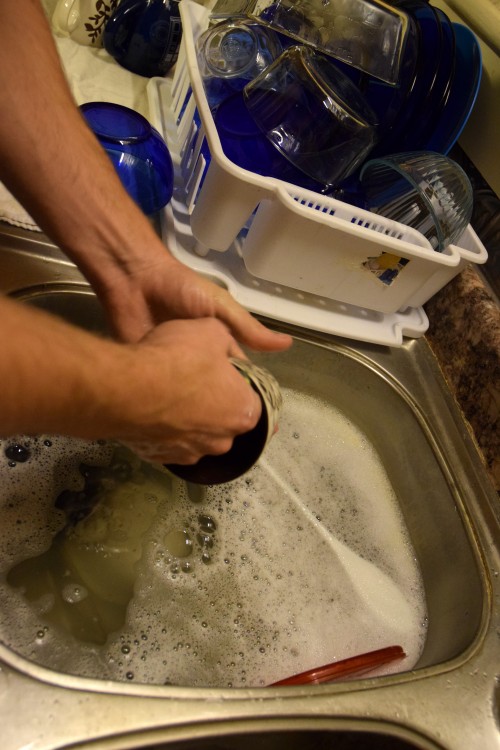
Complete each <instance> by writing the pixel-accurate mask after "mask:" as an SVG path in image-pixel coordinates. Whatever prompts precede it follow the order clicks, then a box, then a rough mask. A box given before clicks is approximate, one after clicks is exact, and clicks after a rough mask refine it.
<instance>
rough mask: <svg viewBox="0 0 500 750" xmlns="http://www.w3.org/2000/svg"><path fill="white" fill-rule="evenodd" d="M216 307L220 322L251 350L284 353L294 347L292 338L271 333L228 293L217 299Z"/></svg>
mask: <svg viewBox="0 0 500 750" xmlns="http://www.w3.org/2000/svg"><path fill="white" fill-rule="evenodd" d="M216 307H217V317H218V318H219V320H222V321H223V322H224V323H226V325H227V326H228V327H229V329H230V330H231V332H232V334H233V336H234V337H235V338H236V339H238V341H240V342H241V343H242V344H244V345H246V346H249V347H250V348H251V349H255V350H256V351H283V350H285V349H288V348H289V347H290V346H291V345H292V342H293V339H292V337H291V336H289V335H288V334H286V333H278V332H277V331H271V329H270V328H267V327H266V326H264V325H263V324H262V323H260V322H259V321H258V320H257V319H256V318H254V317H253V316H252V315H250V313H249V312H248V311H247V310H245V309H244V308H243V307H241V306H240V305H239V304H238V303H237V302H236V301H235V300H234V299H233V298H232V297H231V295H230V294H229V293H228V292H226V293H225V294H224V295H219V296H218V297H217V300H216ZM245 358H246V357H245Z"/></svg>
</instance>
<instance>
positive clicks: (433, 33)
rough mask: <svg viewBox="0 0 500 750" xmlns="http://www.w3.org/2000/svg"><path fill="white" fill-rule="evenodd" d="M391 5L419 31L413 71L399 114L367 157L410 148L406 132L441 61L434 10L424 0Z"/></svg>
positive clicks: (410, 126)
mask: <svg viewBox="0 0 500 750" xmlns="http://www.w3.org/2000/svg"><path fill="white" fill-rule="evenodd" d="M394 4H395V5H397V6H398V7H401V8H402V9H403V10H405V11H406V12H407V13H408V15H409V16H411V17H412V18H413V19H414V20H415V22H416V23H417V26H418V28H419V30H420V46H419V50H418V63H417V71H416V75H415V76H414V79H413V82H412V86H411V89H410V91H409V93H408V96H407V97H406V100H405V101H404V103H403V106H402V107H401V110H400V112H399V116H398V117H397V118H396V120H395V122H394V124H393V126H392V127H391V128H389V130H388V131H387V133H386V134H385V135H383V136H382V139H381V140H380V142H379V144H378V146H376V148H375V149H374V150H373V152H372V154H370V158H373V157H374V156H382V155H385V154H390V153H394V152H396V151H404V150H407V149H408V148H412V146H411V145H409V144H408V133H409V132H410V131H412V130H413V129H414V127H415V125H416V123H417V122H418V119H419V117H420V116H421V112H422V108H423V107H424V105H425V102H426V100H427V99H428V97H429V96H430V92H431V91H432V89H433V87H434V85H435V82H436V79H437V75H438V69H439V65H440V61H441V51H442V45H443V38H442V37H443V32H442V29H441V24H440V21H439V18H438V15H437V13H436V10H435V9H434V8H433V7H432V6H431V5H429V4H428V3H427V2H425V0H402V1H400V2H399V3H394Z"/></svg>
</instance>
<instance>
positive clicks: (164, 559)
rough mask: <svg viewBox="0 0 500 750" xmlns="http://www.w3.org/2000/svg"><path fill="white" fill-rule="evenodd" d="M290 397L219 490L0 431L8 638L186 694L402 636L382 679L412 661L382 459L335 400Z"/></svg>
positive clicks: (113, 457) (121, 457) (418, 633)
mask: <svg viewBox="0 0 500 750" xmlns="http://www.w3.org/2000/svg"><path fill="white" fill-rule="evenodd" d="M283 395H284V407H283V411H282V416H281V419H280V428H279V432H278V433H277V435H276V436H275V437H274V438H273V440H272V441H271V443H270V444H269V446H268V447H267V449H266V452H265V455H264V456H263V457H262V459H261V460H260V461H259V463H258V464H257V465H256V466H255V467H254V468H253V469H252V470H251V471H250V472H248V473H247V474H246V475H245V476H244V477H242V478H241V479H238V480H236V481H234V482H231V483H228V484H225V485H218V486H212V487H206V488H205V487H200V486H198V485H186V483H184V482H183V481H182V480H179V479H177V478H175V477H173V476H172V475H170V474H169V473H168V472H166V471H165V470H164V469H163V468H162V467H153V466H151V465H148V464H145V463H143V462H142V461H140V460H139V459H138V458H137V457H135V456H133V454H131V453H129V452H128V451H127V450H125V449H124V448H119V447H117V446H116V445H112V444H107V443H106V444H105V443H99V442H84V441H78V440H69V439H67V438H65V439H62V438H55V437H52V436H51V437H50V438H44V437H40V438H23V437H18V438H15V439H12V440H2V441H0V459H1V460H0V477H1V478H2V482H1V487H2V489H1V491H0V492H1V495H0V513H1V516H2V523H1V524H0V545H1V549H2V558H1V561H0V611H1V614H0V638H1V640H2V641H3V643H5V644H6V645H7V646H9V647H10V648H12V649H13V650H14V651H16V652H17V653H19V654H21V655H23V656H25V657H26V658H28V659H30V660H32V661H35V662H37V663H39V664H41V665H43V666H47V667H50V668H53V669H56V670H60V671H63V672H67V673H70V674H75V675H79V676H84V677H91V678H97V679H99V678H102V679H113V680H129V681H135V682H139V683H150V684H173V685H183V686H196V687H213V686H215V687H217V686H220V687H227V686H232V687H250V686H261V685H266V684H270V683H272V682H274V681H277V680H279V679H283V678H285V677H288V676H289V675H292V674H296V673H298V672H302V671H305V670H307V669H311V668H313V667H317V666H319V665H322V664H326V663H330V662H333V661H336V660H340V659H344V658H347V657H349V656H354V655H356V654H359V653H363V652H366V651H370V650H374V649H378V648H383V647H385V646H389V645H395V644H398V645H401V646H402V647H403V649H404V651H405V652H406V654H407V657H406V658H405V659H404V660H403V661H400V662H398V663H397V664H395V665H390V666H387V667H385V668H384V669H383V670H379V671H378V673H382V672H383V673H389V672H394V671H400V670H402V669H403V670H406V669H411V668H412V667H413V666H414V664H415V663H416V661H417V660H418V657H419V654H420V653H421V650H422V647H423V644H424V641H425V634H426V609H425V598H424V591H423V585H422V580H421V576H420V572H419V568H418V565H417V563H416V560H415V556H414V552H413V549H412V546H411V542H410V539H409V537H408V533H407V530H406V527H405V524H404V521H403V518H402V515H401V511H400V509H399V506H398V503H397V500H396V498H395V496H394V492H393V490H392V488H391V486H390V483H389V481H388V478H387V475H386V472H385V470H384V468H383V466H382V464H381V462H380V459H379V457H378V456H377V454H376V452H375V450H374V448H373V446H372V445H371V444H370V443H369V441H368V440H367V439H366V437H365V436H364V434H363V433H361V432H360V431H359V429H358V428H357V427H356V426H355V425H353V424H352V423H351V422H350V421H349V420H348V419H347V418H346V417H345V416H344V415H343V414H342V413H341V412H339V411H337V410H336V409H335V408H333V407H332V405H331V404H327V403H326V402H323V401H322V400H320V399H317V398H312V397H306V396H304V395H302V394H298V393H296V392H295V391H287V390H286V389H284V390H283ZM12 445H19V446H21V447H22V448H23V450H22V451H18V452H17V453H18V455H20V456H22V457H23V459H24V460H23V461H21V462H19V463H17V462H16V461H15V460H14V459H13V458H10V459H9V458H8V455H10V456H14V458H15V454H16V451H7V449H8V448H9V447H11V446H12ZM26 451H27V452H28V454H29V455H28V458H26Z"/></svg>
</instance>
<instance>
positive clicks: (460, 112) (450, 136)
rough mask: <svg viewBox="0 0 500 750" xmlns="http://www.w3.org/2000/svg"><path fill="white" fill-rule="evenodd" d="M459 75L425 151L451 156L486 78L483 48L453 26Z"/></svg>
mask: <svg viewBox="0 0 500 750" xmlns="http://www.w3.org/2000/svg"><path fill="white" fill-rule="evenodd" d="M452 26H453V31H454V32H455V43H456V50H455V52H456V54H455V74H454V76H453V80H452V82H451V87H450V91H449V95H448V99H447V101H446V103H445V105H444V108H443V110H442V112H441V115H440V118H439V122H438V123H437V125H436V127H435V128H434V132H433V133H432V135H431V136H430V137H429V139H428V140H427V142H426V143H425V145H424V146H423V148H425V149H428V150H429V151H438V152H439V153H442V154H447V153H449V151H450V150H451V149H452V148H453V146H454V145H455V143H456V142H457V140H458V139H459V137H460V135H461V133H462V130H463V129H464V127H465V124H466V122H467V120H468V119H469V117H470V114H471V112H472V109H473V107H474V104H475V103H476V98H477V93H478V91H479V85H480V83H481V74H482V57H481V48H480V46H479V42H478V41H477V39H476V36H475V35H474V34H473V32H472V31H471V30H470V29H468V28H467V26H463V25H462V24H460V23H453V24H452Z"/></svg>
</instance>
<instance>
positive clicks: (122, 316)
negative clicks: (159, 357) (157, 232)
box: [94, 238, 292, 351]
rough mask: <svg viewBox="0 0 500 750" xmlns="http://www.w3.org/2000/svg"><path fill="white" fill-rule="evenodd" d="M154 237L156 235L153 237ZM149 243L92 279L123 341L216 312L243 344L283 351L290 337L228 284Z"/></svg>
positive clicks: (260, 348) (253, 347) (287, 345)
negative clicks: (265, 321)
mask: <svg viewBox="0 0 500 750" xmlns="http://www.w3.org/2000/svg"><path fill="white" fill-rule="evenodd" d="M155 239H156V238H155ZM158 245H160V249H159V250H158V248H157V247H156V243H155V247H151V245H150V246H149V247H148V251H147V252H145V253H144V255H143V256H140V257H137V256H135V257H134V259H133V260H132V261H131V262H130V261H129V263H128V264H127V265H125V266H124V265H123V264H122V265H120V266H118V265H116V266H115V267H113V268H110V269H109V270H108V271H107V274H106V276H105V285H104V284H101V285H100V286H99V284H98V282H94V286H95V287H96V288H97V291H98V293H99V297H100V299H101V301H102V302H103V304H104V305H105V307H106V310H107V313H108V317H109V319H110V323H111V326H112V328H113V330H114V332H115V333H116V334H117V336H118V337H119V338H120V339H122V340H124V341H138V340H140V339H141V338H142V337H143V336H144V334H145V333H147V332H148V331H150V330H151V329H152V328H153V327H154V326H155V325H157V324H158V323H160V322H162V321H165V320H172V319H194V318H207V317H209V318H217V319H218V320H221V321H222V322H224V323H225V324H226V325H227V327H228V328H229V330H230V331H231V332H232V334H233V336H234V337H235V338H236V339H237V340H238V341H239V342H240V343H242V344H244V345H246V346H248V347H250V348H251V349H254V350H259V351H282V350H284V349H287V348H288V347H289V346H290V345H291V343H292V339H291V337H290V336H287V335H286V334H281V333H277V332H274V331H271V330H270V329H268V328H266V327H265V326H264V325H262V324H261V323H259V321H258V320H256V319H255V318H254V317H252V316H251V315H250V313H248V312H247V311H246V310H245V309H244V308H243V307H241V306H240V305H239V304H238V303H237V302H236V301H235V300H234V299H233V297H231V295H230V294H229V293H228V292H227V290H226V289H224V288H222V287H219V286H218V285H216V284H214V283H212V282H211V281H208V280H207V279H205V278H204V277H202V276H200V275H199V274H197V273H195V272H194V271H193V270H191V269H190V268H188V267H187V266H184V265H183V264H182V263H180V262H178V261H177V260H175V259H174V258H173V257H172V256H171V255H170V253H169V252H168V251H167V249H166V248H165V247H164V246H163V245H161V243H159V241H158Z"/></svg>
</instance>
